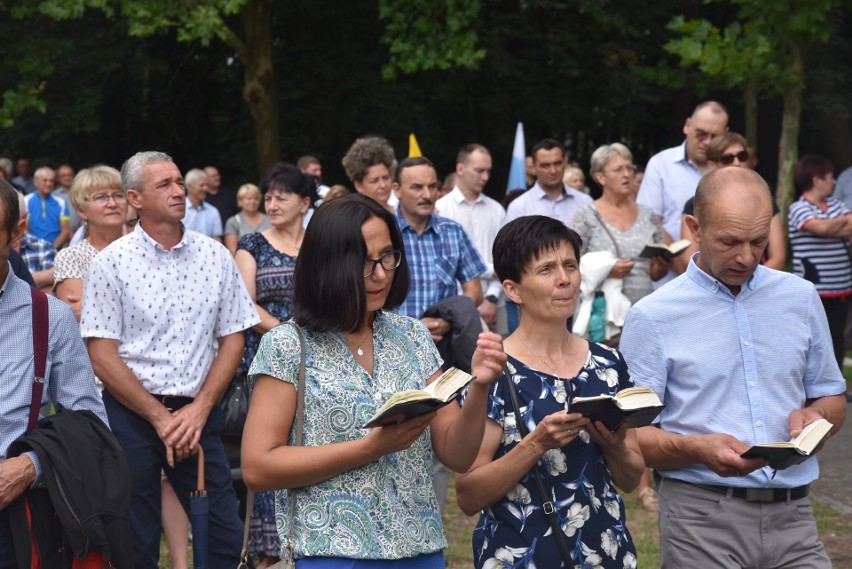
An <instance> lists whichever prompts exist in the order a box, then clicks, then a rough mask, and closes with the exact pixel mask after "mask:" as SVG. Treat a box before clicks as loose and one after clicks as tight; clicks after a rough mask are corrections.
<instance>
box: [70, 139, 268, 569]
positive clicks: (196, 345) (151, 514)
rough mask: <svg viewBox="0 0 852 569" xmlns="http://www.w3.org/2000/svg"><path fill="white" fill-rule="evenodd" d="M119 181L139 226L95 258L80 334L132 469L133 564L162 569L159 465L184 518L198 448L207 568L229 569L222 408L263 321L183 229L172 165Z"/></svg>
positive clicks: (232, 276)
mask: <svg viewBox="0 0 852 569" xmlns="http://www.w3.org/2000/svg"><path fill="white" fill-rule="evenodd" d="M121 178H122V184H123V185H124V187H125V190H126V191H127V198H128V201H129V203H130V205H132V206H133V207H134V208H136V211H137V212H138V214H139V223H138V224H137V226H136V228H135V230H134V231H133V233H130V234H128V235H125V236H124V237H122V238H121V239H119V240H118V241H116V242H114V243H113V244H112V245H110V246H109V247H107V248H106V249H104V250H103V251H102V252H101V253H100V254H98V256H97V257H96V258H95V259H94V260H93V261H92V265H91V268H90V270H89V276H88V278H87V279H86V284H85V289H84V296H83V298H84V301H83V311H82V318H81V322H80V328H81V332H82V334H83V336H84V337H85V338H88V349H89V356H90V358H91V360H92V365H93V367H94V368H95V373H96V374H97V375H98V377H99V378H101V380H103V382H104V385H105V390H104V405H105V406H106V409H107V414H108V415H109V417H110V423H111V425H113V427H114V432H115V434H116V436H117V437H118V439H119V441H120V442H121V444H122V446H123V447H124V449H125V452H126V454H127V459H128V462H129V463H130V468H131V471H132V473H133V501H132V503H131V518H132V523H133V533H134V541H135V543H134V566H135V567H136V568H137V569H155V568H156V567H157V562H158V559H159V537H160V533H161V532H160V471H161V469H162V470H163V471H164V472H165V474H166V476H167V477H168V478H169V480H170V482H171V484H172V486H173V487H174V489H175V492H176V494H177V495H178V497H179V499H180V500H181V503H182V504H183V506H184V508H185V509H187V510H188V505H189V504H188V499H189V495H190V492H191V491H192V490H193V489H194V488H195V478H196V471H197V460H196V459H195V458H190V457H191V456H192V455H194V454H195V453H196V452H197V450H198V447H199V445H200V446H201V447H203V449H204V455H205V473H206V482H207V493H208V497H209V501H210V535H211V539H210V567H214V568H222V569H225V568H228V569H232V568H233V567H234V566H236V563H237V559H238V557H239V552H240V547H241V542H242V531H241V524H240V520H239V517H238V514H237V501H236V496H235V495H234V491H233V488H232V485H231V477H230V469H229V467H228V462H227V458H226V456H225V451H224V448H223V446H222V442H221V438H220V437H219V431H220V430H221V427H222V413H221V410H220V409H219V408H218V407H217V406H216V402H217V401H218V400H219V397H220V395H221V394H222V392H223V391H224V389H225V387H226V385H227V384H228V382H229V381H230V380H231V378H232V377H233V374H234V370H235V369H236V367H237V363H238V362H239V360H240V357H241V356H242V351H243V345H244V341H243V330H245V329H246V328H248V327H250V326H253V325H254V324H256V323H258V322H259V321H260V318H259V317H258V314H257V311H256V310H255V308H254V304H253V302H252V300H251V298H250V297H249V295H248V292H247V291H246V289H245V286H244V285H243V282H242V279H241V278H240V276H239V273H238V272H237V269H236V265H235V264H234V261H233V259H232V258H231V256H230V254H229V253H228V250H227V249H225V248H224V246H222V245H221V244H220V243H217V242H216V241H213V240H212V239H208V238H206V237H204V236H202V235H200V234H198V233H196V232H194V231H191V230H188V229H186V228H185V227H184V226H183V224H182V223H181V220H182V219H183V217H184V213H185V211H186V202H185V198H184V183H183V177H182V176H181V173H180V170H179V169H178V167H177V166H176V165H175V164H174V162H173V161H172V159H171V158H170V157H169V156H168V155H166V154H163V153H160V152H140V153H138V154H136V155H134V156H133V157H131V158H130V159H128V160H127V162H125V163H124V166H123V167H122V171H121Z"/></svg>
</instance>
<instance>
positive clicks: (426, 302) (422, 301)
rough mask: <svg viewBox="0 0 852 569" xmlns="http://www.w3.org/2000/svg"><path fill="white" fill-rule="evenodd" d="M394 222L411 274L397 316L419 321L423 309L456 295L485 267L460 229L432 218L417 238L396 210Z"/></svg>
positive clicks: (445, 220)
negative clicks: (459, 289)
mask: <svg viewBox="0 0 852 569" xmlns="http://www.w3.org/2000/svg"><path fill="white" fill-rule="evenodd" d="M396 221H397V223H398V224H399V230H400V232H401V233H402V240H403V242H404V243H405V258H406V261H407V262H408V270H409V273H410V274H411V285H410V287H409V289H408V297H407V298H406V299H405V302H403V303H402V304H401V305H400V307H399V308H397V309H396V310H394V312H396V313H397V314H403V315H405V316H410V317H411V318H418V319H419V318H421V317H422V316H423V312H425V311H426V309H427V308H429V307H430V306H432V305H433V304H435V303H436V302H438V301H439V300H444V299H445V298H449V297H451V296H455V295H457V294H458V284H457V283H462V284H463V283H466V282H467V281H469V280H472V279H475V278H476V277H478V276H479V275H481V274H482V273H484V272H485V270H486V268H487V267H486V266H485V263H484V262H483V260H482V257H480V256H479V253H477V252H476V248H475V247H474V246H473V243H471V241H470V238H469V237H468V236H467V233H465V232H464V229H463V228H462V226H461V225H459V224H458V223H456V222H455V221H452V220H450V219H446V218H444V217H441V216H439V215H432V216H431V217H430V218H429V224H428V225H427V226H426V229H424V230H423V233H421V234H420V235H418V234H417V232H416V231H415V230H414V228H413V227H411V226H410V225H409V224H408V221H406V220H405V218H404V217H403V216H402V213H400V211H399V209H397V212H396Z"/></svg>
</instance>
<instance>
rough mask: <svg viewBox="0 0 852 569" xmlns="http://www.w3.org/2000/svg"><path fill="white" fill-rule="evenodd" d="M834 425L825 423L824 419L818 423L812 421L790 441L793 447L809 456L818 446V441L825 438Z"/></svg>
mask: <svg viewBox="0 0 852 569" xmlns="http://www.w3.org/2000/svg"><path fill="white" fill-rule="evenodd" d="M833 426H834V425H832V424H831V423H829V422H828V421H826V420H825V419H820V420H819V421H814V422H813V423H811V424H810V425H808V426H807V427H805V428H804V429H802V432H801V433H799V436H798V437H796V438H794V439H792V440H791V441H790V443H791V444H793V445H794V446H796V447H798V448H800V449H802V450H803V451H805V452H806V453H808V454H811V453H812V452H813V450H814V449H815V448H816V447H817V446H818V445H819V443H820V441H822V439H824V438H825V436H826V435H827V434H828V432H829V431H831V428H832V427H833Z"/></svg>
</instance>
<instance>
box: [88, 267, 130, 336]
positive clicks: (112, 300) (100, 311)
mask: <svg viewBox="0 0 852 569" xmlns="http://www.w3.org/2000/svg"><path fill="white" fill-rule="evenodd" d="M107 262H109V261H108V257H104V256H102V255H99V256H98V257H96V258H95V259H94V260H93V261H92V264H91V266H90V268H89V274H88V278H87V279H86V280H85V283H84V285H83V309H82V314H81V316H80V333H81V334H82V335H83V337H84V338H109V339H111V340H120V339H121V332H122V329H123V323H124V318H123V315H124V309H123V307H122V303H121V296H122V291H121V285H120V282H119V279H118V275H116V274H114V273H113V272H111V271H109V270H108V269H107V268H106V267H105V266H104V265H105V263H107Z"/></svg>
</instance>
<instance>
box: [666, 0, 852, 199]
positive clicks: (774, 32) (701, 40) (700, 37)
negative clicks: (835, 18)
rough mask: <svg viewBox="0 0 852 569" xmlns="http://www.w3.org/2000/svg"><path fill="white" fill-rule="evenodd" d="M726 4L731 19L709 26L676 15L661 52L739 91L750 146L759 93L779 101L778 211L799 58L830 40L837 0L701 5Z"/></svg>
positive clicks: (794, 150)
mask: <svg viewBox="0 0 852 569" xmlns="http://www.w3.org/2000/svg"><path fill="white" fill-rule="evenodd" d="M712 3H718V4H726V5H728V6H729V7H730V8H731V9H732V11H734V13H735V17H734V19H733V20H730V19H729V20H728V21H727V22H725V23H724V24H721V25H715V24H713V23H711V22H710V21H708V20H706V19H691V20H687V19H685V18H684V17H683V16H676V17H675V18H673V19H672V20H671V21H670V22H669V24H668V27H669V29H671V30H673V31H674V32H676V33H677V34H679V37H678V38H676V39H673V40H671V41H669V42H668V43H667V44H666V46H665V48H666V50H667V51H669V52H670V53H674V54H677V55H678V56H679V57H680V61H681V65H682V66H683V67H695V68H697V69H699V70H700V71H701V72H702V73H703V74H705V75H707V76H708V77H710V78H713V79H714V80H718V81H722V82H723V83H724V84H725V85H726V86H728V87H736V88H740V89H742V90H744V91H745V92H746V94H747V99H748V102H749V115H750V116H749V117H748V119H747V124H748V125H749V126H748V127H747V134H748V138H749V140H750V142H751V143H752V144H754V143H755V141H756V121H757V119H756V110H757V97H758V95H759V93H760V92H765V93H770V94H780V95H782V96H783V98H784V112H783V118H782V130H781V139H780V141H779V148H778V187H777V198H778V202H779V205H780V207H781V209H782V212H786V208H787V205H789V203H790V202H791V200H792V196H793V168H794V166H795V163H796V161H797V160H798V138H799V131H800V122H801V108H802V92H803V90H804V88H805V55H806V53H807V51H808V49H809V48H810V47H811V46H812V45H813V44H815V43H818V42H826V41H828V39H829V38H830V36H831V33H832V30H833V27H832V25H831V20H832V19H831V17H830V15H831V14H832V11H834V10H836V9H837V7H838V5H839V3H840V2H839V1H838V0H776V1H773V2H761V1H758V0H705V4H712Z"/></svg>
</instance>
